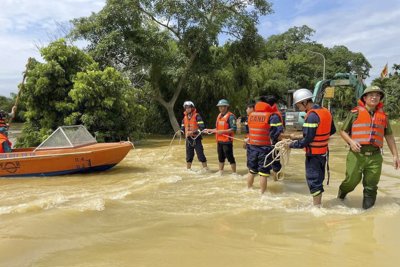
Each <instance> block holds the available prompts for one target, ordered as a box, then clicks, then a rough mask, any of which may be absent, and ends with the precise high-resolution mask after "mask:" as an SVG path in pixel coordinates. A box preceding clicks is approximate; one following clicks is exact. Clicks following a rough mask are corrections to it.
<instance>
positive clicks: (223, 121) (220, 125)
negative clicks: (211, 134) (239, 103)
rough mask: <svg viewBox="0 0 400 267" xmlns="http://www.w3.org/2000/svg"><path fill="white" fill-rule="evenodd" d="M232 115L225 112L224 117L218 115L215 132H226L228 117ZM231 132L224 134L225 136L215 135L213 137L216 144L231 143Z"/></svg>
mask: <svg viewBox="0 0 400 267" xmlns="http://www.w3.org/2000/svg"><path fill="white" fill-rule="evenodd" d="M231 115H233V116H235V115H234V114H233V113H232V112H229V111H228V112H227V113H226V114H225V115H224V116H222V114H221V113H220V114H219V115H218V117H217V122H216V127H215V128H216V130H217V131H220V130H228V129H229V117H230V116H231ZM233 135H234V134H233V132H231V133H225V134H215V137H216V139H217V142H224V143H227V142H233V138H232V137H233ZM230 137H231V138H230Z"/></svg>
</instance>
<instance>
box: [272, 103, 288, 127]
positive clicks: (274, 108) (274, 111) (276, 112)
mask: <svg viewBox="0 0 400 267" xmlns="http://www.w3.org/2000/svg"><path fill="white" fill-rule="evenodd" d="M271 112H272V113H273V114H276V115H278V117H279V120H280V121H281V123H282V126H283V127H285V125H284V123H285V122H284V121H283V118H282V113H281V112H280V111H279V109H278V106H277V105H276V104H273V105H272V107H271Z"/></svg>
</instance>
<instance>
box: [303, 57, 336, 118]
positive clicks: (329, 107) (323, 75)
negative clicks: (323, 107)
mask: <svg viewBox="0 0 400 267" xmlns="http://www.w3.org/2000/svg"><path fill="white" fill-rule="evenodd" d="M304 50H306V51H307V52H310V53H312V54H316V55H319V56H321V57H322V60H323V63H324V66H323V69H322V80H325V56H324V55H323V54H322V53H319V52H315V51H311V50H309V49H304ZM328 110H329V111H331V100H330V99H329V100H328Z"/></svg>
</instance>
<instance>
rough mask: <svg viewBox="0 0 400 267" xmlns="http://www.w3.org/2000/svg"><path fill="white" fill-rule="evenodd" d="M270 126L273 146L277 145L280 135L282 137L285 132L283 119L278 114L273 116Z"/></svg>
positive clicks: (270, 119)
mask: <svg viewBox="0 0 400 267" xmlns="http://www.w3.org/2000/svg"><path fill="white" fill-rule="evenodd" d="M269 125H271V128H270V130H269V137H270V138H271V142H272V144H276V143H277V142H278V141H279V140H278V138H279V135H281V133H283V130H284V129H283V123H282V121H281V118H280V117H279V116H278V115H277V114H272V115H271V117H270V118H269Z"/></svg>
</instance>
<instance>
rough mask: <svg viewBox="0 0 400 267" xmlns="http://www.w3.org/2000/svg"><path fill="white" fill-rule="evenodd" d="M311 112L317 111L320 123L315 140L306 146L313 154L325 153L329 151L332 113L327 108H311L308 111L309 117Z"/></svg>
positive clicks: (306, 149)
mask: <svg viewBox="0 0 400 267" xmlns="http://www.w3.org/2000/svg"><path fill="white" fill-rule="evenodd" d="M311 112H315V113H316V114H317V116H318V117H319V124H318V126H317V131H316V133H315V137H314V139H313V141H312V142H311V143H310V144H309V145H308V146H307V147H305V148H304V150H305V151H306V152H308V153H310V154H311V155H323V154H325V153H326V152H328V140H329V136H330V135H331V125H332V115H331V113H330V112H329V110H328V109H326V108H323V107H322V108H320V109H311V110H309V111H308V112H307V115H306V118H305V119H306V120H307V117H308V116H309V114H310V113H311Z"/></svg>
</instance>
